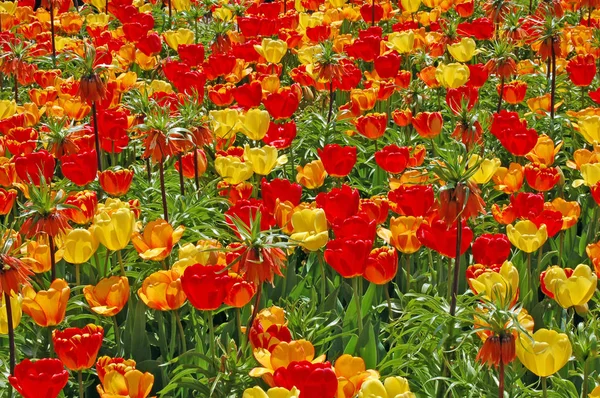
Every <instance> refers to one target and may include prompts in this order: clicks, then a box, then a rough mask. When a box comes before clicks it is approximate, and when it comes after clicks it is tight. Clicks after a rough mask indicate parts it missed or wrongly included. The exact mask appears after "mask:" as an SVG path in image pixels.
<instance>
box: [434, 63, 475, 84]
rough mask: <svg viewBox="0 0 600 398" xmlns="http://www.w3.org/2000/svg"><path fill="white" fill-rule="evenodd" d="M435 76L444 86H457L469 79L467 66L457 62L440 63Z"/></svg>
mask: <svg viewBox="0 0 600 398" xmlns="http://www.w3.org/2000/svg"><path fill="white" fill-rule="evenodd" d="M435 78H436V80H437V81H438V82H439V83H440V84H441V85H442V86H443V87H445V88H458V87H460V86H462V85H464V84H465V83H466V82H467V81H468V80H469V68H468V67H466V66H465V65H463V64H459V63H452V64H446V65H444V64H441V65H440V66H438V67H437V69H436V71H435Z"/></svg>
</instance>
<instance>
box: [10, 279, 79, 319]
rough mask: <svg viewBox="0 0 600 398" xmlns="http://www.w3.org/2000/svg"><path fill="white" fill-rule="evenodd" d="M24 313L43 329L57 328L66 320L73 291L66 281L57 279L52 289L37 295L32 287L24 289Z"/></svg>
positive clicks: (52, 284) (39, 292) (41, 291)
mask: <svg viewBox="0 0 600 398" xmlns="http://www.w3.org/2000/svg"><path fill="white" fill-rule="evenodd" d="M22 293H23V302H22V304H21V306H22V308H23V312H25V313H26V314H27V315H29V316H30V317H31V318H32V319H33V321H34V322H35V323H36V324H37V325H38V326H42V327H48V326H56V325H58V324H60V323H61V322H62V321H63V319H65V312H66V311H67V302H68V301H69V294H70V293H71V289H70V288H69V285H68V284H67V282H66V281H65V280H64V279H60V278H57V279H55V280H54V281H52V283H51V284H50V289H48V290H40V291H38V292H37V293H36V292H35V290H33V288H32V287H31V286H27V285H26V286H24V287H23V291H22Z"/></svg>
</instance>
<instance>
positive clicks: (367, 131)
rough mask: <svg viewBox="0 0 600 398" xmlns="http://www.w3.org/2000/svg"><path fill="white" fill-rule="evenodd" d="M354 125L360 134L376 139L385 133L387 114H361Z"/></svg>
mask: <svg viewBox="0 0 600 398" xmlns="http://www.w3.org/2000/svg"><path fill="white" fill-rule="evenodd" d="M354 125H355V126H356V130H357V131H358V133H359V134H360V135H362V136H363V137H366V138H369V139H372V140H376V139H377V138H380V137H382V136H383V134H385V129H386V127H387V115H386V114H385V113H370V114H368V115H363V116H359V117H358V118H356V120H355V121H354Z"/></svg>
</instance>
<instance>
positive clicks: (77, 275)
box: [75, 264, 81, 286]
mask: <svg viewBox="0 0 600 398" xmlns="http://www.w3.org/2000/svg"><path fill="white" fill-rule="evenodd" d="M79 266H80V264H75V284H76V285H77V286H79V285H81V273H80V269H79Z"/></svg>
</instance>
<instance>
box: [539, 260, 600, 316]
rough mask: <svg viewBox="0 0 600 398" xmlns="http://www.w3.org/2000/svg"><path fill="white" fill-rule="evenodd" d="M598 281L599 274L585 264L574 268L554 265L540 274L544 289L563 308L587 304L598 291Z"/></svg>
mask: <svg viewBox="0 0 600 398" xmlns="http://www.w3.org/2000/svg"><path fill="white" fill-rule="evenodd" d="M597 283H598V278H597V276H596V275H595V274H594V272H593V271H592V269H591V268H590V267H589V266H587V265H585V264H579V265H578V266H577V267H576V268H575V269H574V270H573V269H570V268H564V269H563V268H561V267H559V266H557V265H554V266H552V267H550V268H548V269H547V270H546V271H544V272H542V273H541V274H540V285H541V287H542V291H543V292H544V293H545V294H546V295H547V296H548V297H550V298H553V299H554V300H556V302H557V303H558V304H559V305H560V306H561V307H563V308H570V307H574V306H575V307H582V306H585V305H586V304H587V302H588V301H590V299H591V298H592V296H593V295H594V293H595V292H596V286H597Z"/></svg>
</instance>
